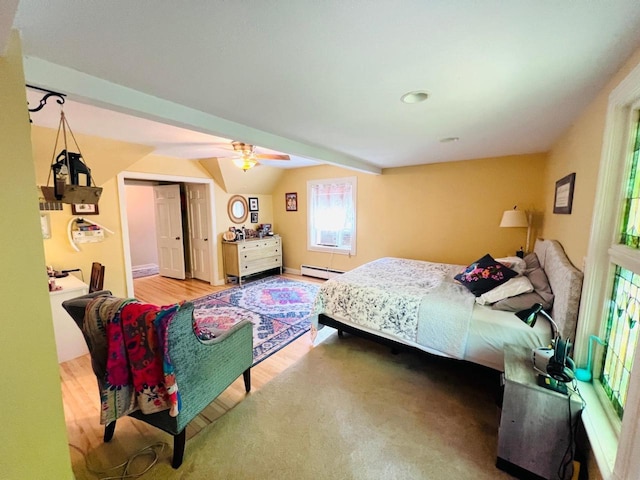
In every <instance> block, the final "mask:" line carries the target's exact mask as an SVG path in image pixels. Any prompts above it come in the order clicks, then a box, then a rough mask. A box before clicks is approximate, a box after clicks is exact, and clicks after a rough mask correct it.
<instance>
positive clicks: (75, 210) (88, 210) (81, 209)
mask: <svg viewBox="0 0 640 480" xmlns="http://www.w3.org/2000/svg"><path fill="white" fill-rule="evenodd" d="M71 213H72V214H73V215H98V214H99V212H98V204H97V203H96V204H94V203H72V204H71Z"/></svg>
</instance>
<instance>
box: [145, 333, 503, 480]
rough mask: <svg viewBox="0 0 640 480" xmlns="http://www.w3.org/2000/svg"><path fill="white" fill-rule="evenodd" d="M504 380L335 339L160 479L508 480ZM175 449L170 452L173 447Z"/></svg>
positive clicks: (194, 442)
mask: <svg viewBox="0 0 640 480" xmlns="http://www.w3.org/2000/svg"><path fill="white" fill-rule="evenodd" d="M494 382H497V375H496V374H495V373H494V374H489V372H488V371H487V370H485V369H483V368H481V367H477V366H474V365H470V364H466V363H463V362H456V361H451V360H444V359H439V358H436V357H426V356H423V355H413V354H408V353H402V354H400V355H392V354H391V353H390V352H389V350H388V349H386V348H384V347H380V346H377V345H375V344H373V343H371V342H367V341H364V340H360V339H357V338H355V337H350V336H345V338H344V339H339V338H337V336H336V335H334V336H332V337H330V338H329V339H328V340H327V341H326V342H325V343H323V344H321V345H320V346H318V347H316V348H314V349H313V350H312V351H311V352H310V353H309V354H308V355H306V356H305V357H304V358H303V359H301V360H300V361H299V362H298V363H296V364H295V365H293V366H292V367H290V368H289V369H287V370H286V371H285V372H283V373H282V374H281V375H279V376H278V377H277V378H275V379H274V380H272V381H271V382H270V383H269V384H268V385H266V386H265V387H264V388H263V389H262V390H261V391H259V392H257V393H255V394H251V395H250V396H248V397H247V398H246V399H245V400H243V401H242V402H241V403H240V404H239V405H238V406H237V407H235V408H234V409H233V410H231V411H230V412H228V413H227V414H226V415H224V416H223V417H222V418H221V419H219V420H218V421H217V422H215V423H214V424H212V425H210V426H209V427H207V428H206V429H205V430H203V431H202V432H200V433H199V434H198V435H197V436H196V437H194V438H193V439H191V440H189V441H188V442H187V446H186V451H185V460H184V463H183V465H182V467H180V469H179V470H174V469H172V468H171V466H170V465H169V458H170V454H171V452H170V451H169V452H168V454H167V455H165V456H164V457H163V458H162V460H161V462H160V464H158V465H156V466H155V467H154V468H153V470H152V471H151V472H149V473H148V474H147V475H145V476H144V478H145V479H146V478H153V479H190V480H193V479H296V480H300V479H376V480H378V479H402V480H407V479H500V478H512V477H510V476H509V475H507V474H505V473H503V472H501V471H500V470H498V469H496V468H495V465H494V463H495V455H496V445H497V429H498V417H497V409H496V406H495V401H494V399H495V383H494ZM169 450H171V449H169Z"/></svg>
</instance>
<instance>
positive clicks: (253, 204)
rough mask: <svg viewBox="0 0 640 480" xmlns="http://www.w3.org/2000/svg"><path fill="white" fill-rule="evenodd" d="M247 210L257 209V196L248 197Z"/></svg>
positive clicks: (254, 210) (253, 210)
mask: <svg viewBox="0 0 640 480" xmlns="http://www.w3.org/2000/svg"><path fill="white" fill-rule="evenodd" d="M249 211H250V212H257V211H258V197H249Z"/></svg>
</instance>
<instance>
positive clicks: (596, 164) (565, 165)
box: [543, 50, 640, 268]
mask: <svg viewBox="0 0 640 480" xmlns="http://www.w3.org/2000/svg"><path fill="white" fill-rule="evenodd" d="M639 63H640V50H638V51H636V52H635V53H634V54H633V55H632V56H631V57H630V58H629V60H628V61H627V62H626V63H625V65H624V67H623V68H622V69H621V70H620V71H619V72H618V73H617V74H616V75H614V76H613V78H612V79H611V80H610V81H609V82H608V83H607V85H606V86H605V87H604V88H603V89H602V90H601V91H600V93H599V94H598V96H597V97H596V99H595V100H594V101H593V102H591V104H590V105H589V106H588V107H587V108H586V109H585V111H584V112H583V113H582V115H581V116H580V117H579V118H578V119H577V120H576V121H575V122H574V123H573V125H572V126H571V128H570V129H569V130H568V131H567V132H565V133H564V134H563V135H562V136H561V137H560V138H559V140H558V141H557V142H556V143H555V144H554V146H553V148H552V149H551V152H550V154H549V165H548V169H547V175H546V178H545V188H546V195H545V198H546V206H545V216H544V225H543V232H544V235H545V236H546V237H547V238H555V239H557V240H559V241H560V242H561V243H562V245H563V246H564V248H565V250H566V252H567V254H568V256H569V258H570V259H571V261H572V262H573V263H574V264H575V265H576V266H577V267H578V268H582V264H583V259H584V257H585V256H586V254H587V249H588V246H589V235H590V233H591V221H592V215H593V209H594V200H595V192H596V185H597V180H598V172H599V168H600V158H601V156H602V139H603V135H604V126H605V121H606V114H607V103H608V98H609V94H610V93H611V91H612V90H613V89H614V88H615V87H617V86H618V84H619V83H620V82H621V81H622V79H624V77H626V76H627V75H628V74H629V72H630V71H631V70H632V69H633V68H634V67H635V66H636V65H638V64H639ZM572 172H575V173H576V183H575V193H574V197H573V209H572V213H571V215H557V214H555V215H554V214H553V194H554V190H555V182H556V181H557V180H559V179H560V178H562V177H564V176H565V175H567V174H569V173H572Z"/></svg>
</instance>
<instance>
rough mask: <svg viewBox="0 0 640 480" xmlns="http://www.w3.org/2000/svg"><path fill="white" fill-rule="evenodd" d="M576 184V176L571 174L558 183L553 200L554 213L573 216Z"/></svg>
mask: <svg viewBox="0 0 640 480" xmlns="http://www.w3.org/2000/svg"><path fill="white" fill-rule="evenodd" d="M575 183H576V174H575V173H570V174H569V175H567V176H566V177H562V178H561V179H560V180H558V181H557V182H556V193H555V198H554V200H553V213H560V214H565V215H569V214H571V207H572V206H573V189H574V187H575Z"/></svg>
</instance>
